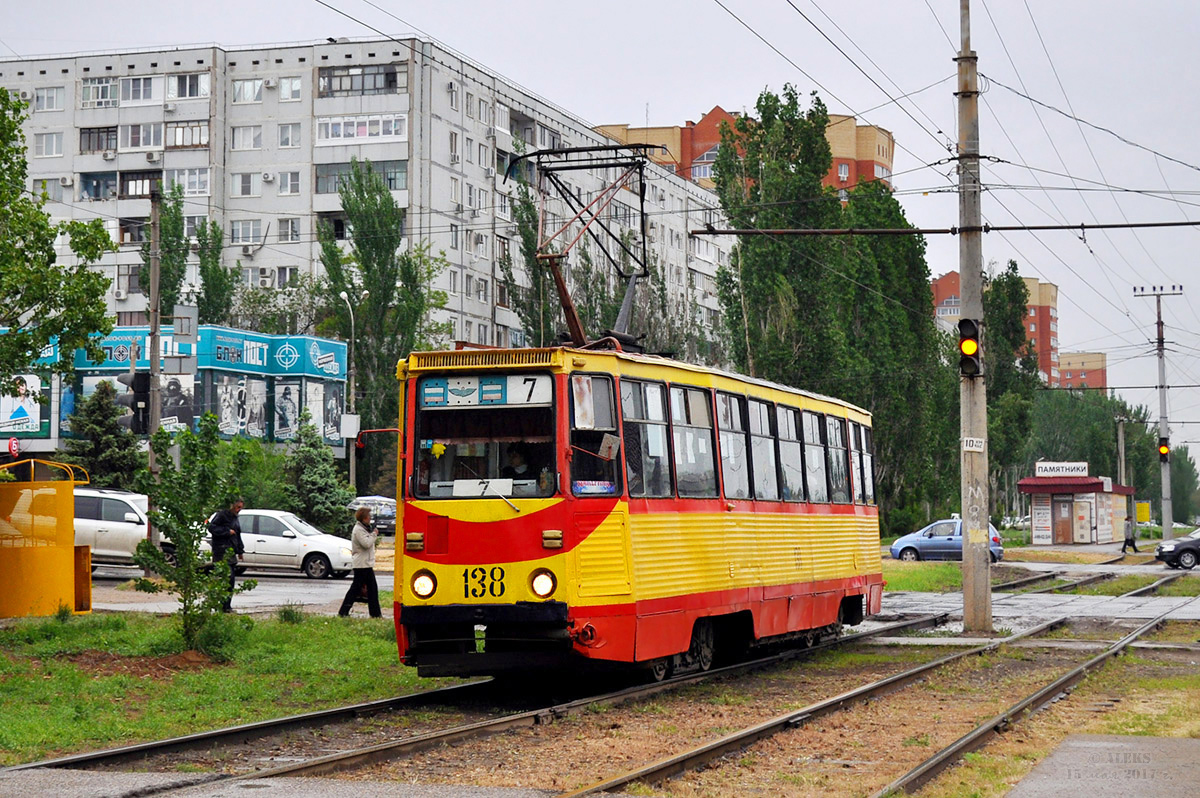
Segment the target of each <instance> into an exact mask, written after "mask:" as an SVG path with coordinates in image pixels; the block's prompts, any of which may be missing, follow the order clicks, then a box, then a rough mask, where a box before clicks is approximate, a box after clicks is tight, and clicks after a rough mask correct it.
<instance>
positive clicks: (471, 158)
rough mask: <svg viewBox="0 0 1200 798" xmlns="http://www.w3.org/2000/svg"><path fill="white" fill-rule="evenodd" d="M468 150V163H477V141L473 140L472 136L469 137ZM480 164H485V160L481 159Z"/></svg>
mask: <svg viewBox="0 0 1200 798" xmlns="http://www.w3.org/2000/svg"><path fill="white" fill-rule="evenodd" d="M466 149H467V163H475V139H473V138H471V137H470V136H467V148H466ZM479 162H480V163H483V160H482V159H481V160H480V161H479Z"/></svg>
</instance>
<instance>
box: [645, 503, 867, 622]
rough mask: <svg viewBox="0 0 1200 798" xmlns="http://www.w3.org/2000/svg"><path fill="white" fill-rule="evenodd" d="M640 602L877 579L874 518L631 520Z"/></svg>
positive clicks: (656, 517) (757, 516) (675, 517)
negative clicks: (872, 576) (856, 578)
mask: <svg viewBox="0 0 1200 798" xmlns="http://www.w3.org/2000/svg"><path fill="white" fill-rule="evenodd" d="M630 537H631V539H632V552H633V572H634V577H635V583H636V585H637V590H636V596H635V598H636V599H637V600H639V601H644V600H648V599H656V598H664V597H668V596H676V595H680V594H684V593H694V592H702V591H713V590H728V589H730V588H741V587H750V586H759V585H788V584H795V583H803V582H812V581H824V580H827V579H844V578H846V577H850V576H855V575H858V574H863V573H879V570H880V557H879V537H878V533H877V532H876V527H875V522H874V519H870V518H857V517H854V516H845V515H840V516H834V515H811V516H796V515H783V514H768V513H759V514H749V513H747V514H740V515H734V514H724V515H698V514H696V515H684V514H679V515H670V514H656V515H642V514H635V515H632V516H631V517H630Z"/></svg>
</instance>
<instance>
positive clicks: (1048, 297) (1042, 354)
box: [1022, 277, 1059, 388]
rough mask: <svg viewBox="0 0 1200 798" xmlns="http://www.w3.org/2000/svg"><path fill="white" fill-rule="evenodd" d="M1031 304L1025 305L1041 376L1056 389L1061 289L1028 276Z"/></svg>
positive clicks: (1027, 324) (1026, 328)
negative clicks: (1059, 293) (1059, 295)
mask: <svg viewBox="0 0 1200 798" xmlns="http://www.w3.org/2000/svg"><path fill="white" fill-rule="evenodd" d="M1022 279H1023V280H1025V289H1026V290H1027V291H1028V292H1029V303H1028V304H1027V305H1026V306H1025V308H1026V316H1025V333H1026V334H1027V335H1028V336H1029V340H1030V342H1032V343H1033V346H1034V350H1035V351H1036V352H1037V359H1038V376H1040V377H1041V378H1042V382H1044V383H1046V384H1047V385H1049V386H1050V387H1052V388H1057V387H1058V384H1059V364H1058V286H1057V285H1055V284H1054V283H1043V282H1042V281H1041V280H1038V279H1037V278H1036V277H1024V278H1022Z"/></svg>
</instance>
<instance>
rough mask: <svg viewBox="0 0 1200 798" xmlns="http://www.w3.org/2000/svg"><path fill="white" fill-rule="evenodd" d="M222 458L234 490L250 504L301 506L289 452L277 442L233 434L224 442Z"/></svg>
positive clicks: (273, 507)
mask: <svg viewBox="0 0 1200 798" xmlns="http://www.w3.org/2000/svg"><path fill="white" fill-rule="evenodd" d="M218 461H219V466H218V467H219V468H220V469H221V471H222V473H225V474H228V475H229V481H230V483H231V484H232V486H233V488H232V492H233V493H235V494H237V495H238V496H241V497H242V500H243V501H245V503H246V506H247V507H252V508H267V509H271V510H287V511H289V512H295V511H296V510H297V509H298V508H299V507H300V500H299V497H298V495H297V492H296V484H295V483H294V482H293V481H292V479H291V475H290V474H289V473H288V468H287V464H288V458H287V455H286V454H284V453H283V452H281V451H279V450H278V449H276V448H275V447H274V446H273V445H271V444H267V443H264V442H262V441H259V440H256V439H253V438H242V437H236V438H232V439H231V440H228V441H223V442H221V444H220V447H219V450H218Z"/></svg>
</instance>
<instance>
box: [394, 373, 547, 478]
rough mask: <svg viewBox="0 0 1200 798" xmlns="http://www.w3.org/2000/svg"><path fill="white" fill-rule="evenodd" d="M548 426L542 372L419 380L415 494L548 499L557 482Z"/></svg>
mask: <svg viewBox="0 0 1200 798" xmlns="http://www.w3.org/2000/svg"><path fill="white" fill-rule="evenodd" d="M554 427H555V424H554V381H553V379H552V378H551V377H550V375H549V374H505V375H496V374H488V375H472V376H452V377H423V378H422V379H421V380H420V382H418V383H417V418H416V434H415V441H416V470H415V478H414V483H415V484H414V489H415V490H414V492H415V495H416V496H418V497H420V498H433V499H440V498H445V499H449V498H489V497H491V498H495V499H501V498H504V497H509V496H551V495H553V494H554V491H555V488H556V485H557V483H558V475H557V473H556V465H555V457H554V452H555V448H554Z"/></svg>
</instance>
